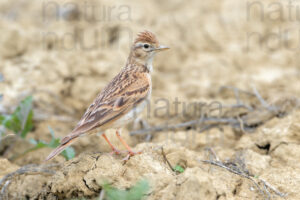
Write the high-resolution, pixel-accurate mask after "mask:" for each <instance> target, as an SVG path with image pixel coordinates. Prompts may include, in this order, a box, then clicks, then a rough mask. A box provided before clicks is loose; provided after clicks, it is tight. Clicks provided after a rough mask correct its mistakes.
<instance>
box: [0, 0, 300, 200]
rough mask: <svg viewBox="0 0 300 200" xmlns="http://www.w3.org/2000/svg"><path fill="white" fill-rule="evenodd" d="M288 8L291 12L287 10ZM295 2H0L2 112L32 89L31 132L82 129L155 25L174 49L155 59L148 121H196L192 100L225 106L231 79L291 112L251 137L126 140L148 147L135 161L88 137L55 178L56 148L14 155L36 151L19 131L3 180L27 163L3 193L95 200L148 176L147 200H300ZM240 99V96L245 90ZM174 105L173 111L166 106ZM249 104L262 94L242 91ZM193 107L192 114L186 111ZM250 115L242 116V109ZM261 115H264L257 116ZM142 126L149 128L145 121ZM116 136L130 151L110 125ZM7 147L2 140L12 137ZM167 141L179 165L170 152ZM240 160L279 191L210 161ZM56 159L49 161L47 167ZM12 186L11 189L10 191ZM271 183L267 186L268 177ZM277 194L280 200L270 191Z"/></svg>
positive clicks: (177, 135) (183, 133) (230, 100)
mask: <svg viewBox="0 0 300 200" xmlns="http://www.w3.org/2000/svg"><path fill="white" fill-rule="evenodd" d="M289 3H290V8H291V9H288V6H289ZM297 9H300V4H298V2H296V1H292V2H287V1H283V0H282V1H269V0H266V1H264V3H263V2H260V1H250V0H249V1H244V0H243V1H236V0H223V1H219V0H211V1H198V0H192V1H188V2H184V1H158V0H156V1H143V2H142V1H138V0H133V1H130V2H127V1H88V2H83V1H71V0H69V1H61V2H60V3H58V2H56V1H38V0H35V1H24V0H16V1H10V0H2V1H1V2H0V61H1V62H0V73H1V74H2V75H3V77H4V82H0V93H2V94H3V95H4V98H3V100H2V101H1V104H2V105H1V107H0V112H4V113H10V112H11V111H12V110H13V109H14V108H15V105H17V103H18V102H19V101H20V100H21V99H22V98H24V97H25V96H27V95H32V96H33V97H34V111H35V127H34V130H33V132H31V133H30V134H29V135H28V138H35V139H36V140H45V141H49V140H50V138H51V136H50V133H49V130H48V127H49V126H50V127H51V128H53V130H54V131H55V134H56V135H57V136H58V137H63V136H64V135H66V134H67V133H68V132H70V131H71V130H72V128H73V127H74V125H75V124H76V122H77V121H78V120H79V118H80V117H81V115H82V114H83V112H84V110H85V109H86V108H87V106H88V105H89V103H91V101H92V100H93V98H94V97H95V96H96V94H97V93H98V92H99V91H101V89H102V88H103V87H104V86H105V85H106V84H107V82H108V81H109V80H110V79H111V78H112V77H113V76H114V75H116V74H117V73H118V71H119V70H120V68H121V67H122V66H123V65H124V63H125V61H126V59H127V55H128V53H129V49H130V44H131V42H132V41H133V39H134V37H135V35H136V34H137V33H138V32H139V31H142V30H145V29H146V30H150V31H152V32H154V33H155V34H156V35H157V37H158V39H159V41H160V42H161V43H162V44H165V45H168V46H170V47H171V49H170V50H169V51H167V52H164V53H162V54H160V55H157V56H156V58H155V61H154V72H153V75H152V77H153V95H152V99H151V107H150V109H149V110H147V111H145V112H144V113H143V115H142V116H141V118H142V119H143V120H145V121H147V123H148V124H149V125H150V126H158V125H164V124H166V123H170V124H173V123H180V122H184V121H189V120H191V119H193V117H195V116H193V113H192V111H193V108H190V109H187V108H185V107H184V106H182V107H181V106H180V107H179V110H178V111H177V112H176V109H175V107H174V104H173V103H174V101H176V99H177V100H179V101H180V102H182V103H181V105H188V104H190V103H192V102H202V103H204V102H205V103H206V104H210V103H212V102H219V103H220V104H221V105H230V104H235V103H236V97H235V94H234V91H233V90H228V89H225V91H224V90H220V88H221V87H223V86H232V87H235V88H239V89H241V90H244V91H250V92H252V90H253V88H256V89H257V91H259V93H260V94H261V95H262V97H263V98H264V99H265V100H266V102H268V103H270V104H271V105H273V103H274V104H278V105H279V106H280V107H281V109H282V110H283V112H284V113H285V115H284V116H273V115H272V117H266V116H263V118H264V119H267V120H264V121H263V122H262V123H260V124H256V126H255V127H253V128H254V131H253V132H251V133H248V132H243V131H237V130H236V129H234V128H232V127H230V126H221V127H217V128H213V129H210V130H208V131H204V132H201V133H200V131H199V130H198V129H193V128H191V127H188V128H187V129H184V130H177V131H172V130H170V131H162V132H157V133H153V134H152V137H151V138H150V139H149V138H148V140H147V141H146V139H145V136H129V132H130V131H132V126H129V127H127V128H126V127H125V128H124V129H123V131H122V134H123V136H124V138H125V139H126V140H127V141H128V142H129V143H130V144H131V145H132V146H133V147H134V149H135V150H140V151H143V154H141V155H137V156H135V157H133V158H131V159H130V160H129V161H128V162H127V163H126V164H125V165H124V164H123V162H122V158H123V157H124V155H123V157H122V156H111V155H109V154H108V152H109V151H110V149H109V147H108V145H107V144H106V143H105V141H103V139H102V138H101V137H99V136H97V135H93V136H89V137H83V138H80V140H79V141H78V142H77V143H75V144H74V145H73V146H74V148H75V150H76V153H77V156H76V158H74V159H72V160H70V161H65V159H64V158H63V157H61V156H58V157H57V158H55V159H54V160H53V163H58V165H53V166H50V169H47V170H48V173H46V172H44V171H45V169H44V168H43V166H45V164H43V165H40V166H39V167H38V168H35V172H34V173H32V171H34V170H32V169H31V168H30V167H32V166H29V168H28V166H27V167H25V168H22V167H24V166H25V165H28V164H42V162H43V160H44V158H45V157H46V156H47V154H48V153H49V152H50V151H51V149H46V148H45V149H40V150H38V151H35V152H32V153H30V154H27V155H26V156H23V157H21V158H19V159H16V160H11V159H10V158H11V156H13V155H15V154H17V153H20V152H23V151H25V150H26V149H28V148H30V147H31V146H30V145H31V144H29V143H28V142H26V141H23V140H20V139H18V138H12V139H10V140H7V141H6V143H8V144H9V148H8V149H6V150H3V149H2V150H1V151H0V152H1V155H0V178H3V177H4V176H5V175H7V174H9V173H12V172H15V171H16V170H18V169H21V170H22V169H23V170H25V171H26V170H27V169H28V172H30V173H25V174H22V175H18V174H17V175H14V177H13V178H12V179H10V181H9V183H7V182H6V183H7V185H5V187H4V186H3V185H2V184H3V182H1V184H0V187H1V188H2V189H1V197H0V198H1V199H2V198H3V199H57V198H58V199H68V198H76V197H86V198H94V197H97V196H98V195H99V192H100V191H101V183H102V182H103V181H104V180H107V181H109V182H110V183H112V185H113V186H115V187H117V188H123V189H124V188H129V187H131V186H132V185H134V184H135V183H136V182H137V181H138V180H141V179H142V178H144V179H147V180H148V181H149V182H150V186H151V189H150V191H149V193H148V194H147V196H148V197H147V199H178V200H181V199H219V200H221V199H222V200H223V199H224V200H225V199H268V198H271V199H282V198H284V199H300V195H299V188H300V164H299V159H300V144H299V140H300V110H299V109H298V108H299V100H298V98H299V94H300V65H299V58H300V57H299V50H300V49H299V45H300V40H299V38H300V37H299V28H298V27H299V23H298V22H299V20H300V19H298V18H297V15H296V10H297ZM241 98H242V97H241ZM166 100H167V101H168V102H169V104H170V105H169V107H168V108H169V111H170V113H169V114H167V113H166V112H165V110H161V109H159V108H160V107H161V106H164V105H166V104H165V102H166ZM242 100H243V102H247V104H249V105H251V106H254V107H255V106H256V105H258V104H259V101H257V99H256V100H255V98H253V97H251V98H250V97H249V95H248V96H247V95H244V96H243V98H242ZM185 110H187V113H188V114H187V115H181V114H182V113H183V111H185ZM240 113H241V112H240ZM251 119H261V114H259V113H252V118H251ZM135 128H136V129H138V128H140V127H139V126H135ZM108 136H109V138H111V140H112V142H113V143H114V144H117V146H119V148H121V149H122V146H120V143H119V142H118V141H117V139H116V138H115V136H114V130H108ZM2 143H3V141H2ZM161 147H163V148H164V152H165V154H166V157H167V160H169V162H170V163H171V165H172V166H175V165H181V166H183V167H184V168H185V171H184V172H183V173H180V174H176V173H175V172H173V171H172V170H171V169H170V167H169V166H168V164H167V163H166V160H165V159H164V158H163V155H162V153H161ZM208 149H213V151H214V152H215V154H216V155H217V156H218V158H219V160H220V161H222V162H227V163H230V162H231V163H241V164H242V165H243V169H246V170H247V172H249V174H252V175H254V176H253V177H254V178H253V180H255V181H257V180H259V179H260V180H265V181H266V182H268V183H269V184H271V185H272V187H274V188H276V190H277V191H280V192H281V193H283V194H286V196H285V197H279V195H277V194H276V192H274V191H272V189H270V188H268V190H267V191H266V190H263V192H262V191H260V190H259V189H258V188H257V187H256V185H255V184H254V183H253V181H252V180H249V179H247V178H245V177H242V176H239V175H236V174H233V173H231V172H229V171H228V170H226V169H223V168H220V167H218V166H213V165H211V164H208V163H204V162H201V160H211V159H212V156H211V155H212V154H211V153H209V150H208ZM48 164H49V163H48ZM3 187H4V188H5V189H3ZM259 187H260V188H262V189H263V184H261V183H259ZM268 195H270V197H269V196H268Z"/></svg>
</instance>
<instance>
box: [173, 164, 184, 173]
mask: <svg viewBox="0 0 300 200" xmlns="http://www.w3.org/2000/svg"><path fill="white" fill-rule="evenodd" d="M174 171H175V172H179V173H183V172H184V168H183V167H181V166H180V165H176V166H175V167H174Z"/></svg>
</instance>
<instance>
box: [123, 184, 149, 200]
mask: <svg viewBox="0 0 300 200" xmlns="http://www.w3.org/2000/svg"><path fill="white" fill-rule="evenodd" d="M148 190H149V184H148V182H147V181H146V180H142V181H140V182H138V183H137V184H136V185H135V186H133V187H132V188H131V189H130V190H129V192H128V195H127V196H128V200H129V199H130V200H131V199H132V200H140V199H142V197H143V196H144V195H145V194H146V193H147V191H148Z"/></svg>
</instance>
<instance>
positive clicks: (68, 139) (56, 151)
mask: <svg viewBox="0 0 300 200" xmlns="http://www.w3.org/2000/svg"><path fill="white" fill-rule="evenodd" d="M77 137H78V136H75V137H68V136H66V137H65V138H63V139H62V140H61V144H60V145H59V146H58V147H57V148H56V149H54V150H53V151H52V152H51V153H50V154H49V155H48V156H47V158H46V160H45V161H48V160H50V159H52V158H54V157H55V156H56V155H58V154H60V153H61V152H62V151H63V150H64V149H65V148H67V147H68V146H70V145H71V144H72V143H73V142H74V139H76V138H77Z"/></svg>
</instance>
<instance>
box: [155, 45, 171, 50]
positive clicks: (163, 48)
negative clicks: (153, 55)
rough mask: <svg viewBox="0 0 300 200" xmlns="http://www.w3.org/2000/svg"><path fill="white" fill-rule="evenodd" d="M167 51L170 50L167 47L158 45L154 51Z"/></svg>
mask: <svg viewBox="0 0 300 200" xmlns="http://www.w3.org/2000/svg"><path fill="white" fill-rule="evenodd" d="M168 49H170V48H169V47H167V46H164V45H160V46H159V47H157V48H155V51H164V50H168Z"/></svg>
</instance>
